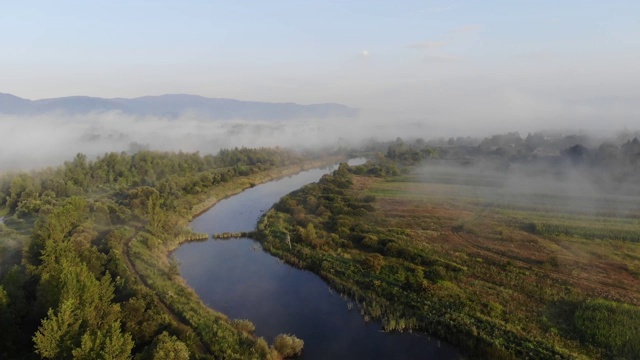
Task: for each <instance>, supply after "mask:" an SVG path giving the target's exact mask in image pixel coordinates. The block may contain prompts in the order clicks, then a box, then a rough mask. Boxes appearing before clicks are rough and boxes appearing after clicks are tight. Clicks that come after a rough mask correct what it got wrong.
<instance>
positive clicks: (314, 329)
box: [174, 159, 460, 360]
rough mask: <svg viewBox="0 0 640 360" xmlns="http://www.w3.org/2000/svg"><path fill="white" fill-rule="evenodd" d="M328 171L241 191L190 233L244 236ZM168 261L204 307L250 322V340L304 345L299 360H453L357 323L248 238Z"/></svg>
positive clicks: (181, 251) (424, 342)
mask: <svg viewBox="0 0 640 360" xmlns="http://www.w3.org/2000/svg"><path fill="white" fill-rule="evenodd" d="M362 161H363V160H362V159H356V160H355V161H352V162H351V163H352V164H354V163H358V162H362ZM333 169H334V168H327V169H316V170H311V171H305V172H303V173H300V174H298V175H295V176H292V177H289V178H285V179H281V180H277V181H273V182H270V183H266V184H263V185H259V186H256V187H254V188H252V189H249V190H246V191H245V192H243V193H241V194H238V195H236V196H233V197H231V198H228V199H225V200H223V201H221V202H219V203H218V204H217V205H216V206H214V207H213V208H211V209H210V210H209V211H207V212H205V213H204V214H202V215H201V216H199V217H198V218H196V219H195V220H194V221H193V222H192V223H191V227H192V228H193V230H194V231H196V232H206V233H209V234H212V233H221V232H240V231H248V230H252V229H254V228H255V226H256V223H257V221H258V218H259V217H260V215H261V214H262V213H263V212H264V211H266V210H268V209H269V208H270V207H271V206H272V205H273V204H274V203H275V202H276V201H278V199H280V197H282V196H284V195H285V194H287V193H289V192H291V191H293V190H295V189H298V188H300V187H301V186H303V185H305V184H308V183H310V182H314V181H317V180H319V179H320V177H321V176H322V175H324V174H326V173H328V172H330V171H332V170H333ZM174 257H175V258H176V259H177V260H178V261H179V262H180V264H181V265H180V273H181V275H182V277H183V278H184V279H185V280H186V281H187V283H188V284H189V285H190V286H191V287H192V288H193V289H194V290H195V291H196V292H197V293H198V295H199V296H200V298H201V299H202V301H203V302H204V303H205V304H207V305H208V306H210V307H211V308H214V309H216V310H218V311H220V312H222V313H224V314H226V315H227V316H229V318H232V319H249V320H251V321H252V322H253V323H254V324H255V325H256V335H258V336H264V337H265V338H266V339H267V341H269V342H271V341H273V338H274V337H275V336H276V335H277V334H280V333H292V334H295V335H296V336H298V337H300V338H302V339H303V340H304V342H305V346H304V355H303V357H302V358H304V359H308V360H310V359H458V358H460V355H459V352H458V351H457V350H456V349H455V348H453V347H452V346H451V345H449V344H447V343H444V342H441V341H439V340H437V339H432V338H429V337H427V336H425V335H416V334H409V333H385V332H382V331H381V326H380V324H378V323H376V322H365V321H364V319H363V318H362V316H360V313H359V311H358V308H357V306H356V305H355V304H352V305H353V306H349V304H350V301H349V300H347V299H343V298H342V297H340V296H339V295H338V294H336V293H334V292H333V291H331V289H330V288H329V286H328V285H327V284H326V283H325V282H324V281H322V279H320V277H318V276H317V275H315V274H313V273H311V272H309V271H304V270H299V269H295V268H293V267H291V266H289V265H286V264H284V263H282V262H281V261H280V260H278V259H277V258H275V257H273V256H271V255H269V254H267V253H265V252H264V251H262V249H261V247H260V245H259V244H258V243H256V242H254V241H253V240H251V239H246V238H243V239H233V240H208V241H206V242H194V243H187V244H184V245H182V246H180V248H178V249H177V250H176V251H175V252H174ZM350 308H351V309H350Z"/></svg>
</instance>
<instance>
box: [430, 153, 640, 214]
mask: <svg viewBox="0 0 640 360" xmlns="http://www.w3.org/2000/svg"><path fill="white" fill-rule="evenodd" d="M554 160H555V161H551V160H550V159H546V160H545V161H535V162H516V163H505V162H503V161H496V160H495V159H482V158H476V159H473V160H472V161H471V162H469V161H466V162H465V163H464V164H462V163H460V162H458V161H455V160H453V161H451V160H449V161H448V160H444V161H439V160H430V161H426V162H425V163H424V164H423V165H422V167H420V169H419V170H418V174H419V176H420V179H421V181H424V182H427V183H437V184H447V185H453V186H452V187H450V188H449V189H448V191H450V192H452V193H449V194H447V196H451V195H452V194H453V196H454V197H457V198H460V199H466V200H469V199H474V200H473V201H480V202H481V204H484V206H491V207H500V208H504V209H509V210H535V211H542V212H553V213H566V214H581V215H590V216H593V215H599V216H614V217H631V218H634V217H637V216H638V215H639V214H640V185H639V184H640V183H638V182H637V179H638V178H637V176H632V177H628V178H626V179H621V178H619V177H616V176H615V175H614V173H607V172H605V171H604V169H597V168H593V167H588V166H575V165H574V164H571V163H569V162H562V161H558V159H554Z"/></svg>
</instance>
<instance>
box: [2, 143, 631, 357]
mask: <svg viewBox="0 0 640 360" xmlns="http://www.w3.org/2000/svg"><path fill="white" fill-rule="evenodd" d="M631 135H633V134H626V135H624V134H623V135H621V138H619V139H617V140H615V141H611V142H606V143H601V144H600V143H598V142H597V141H596V140H595V139H592V138H590V137H587V136H576V135H570V136H562V135H553V134H551V133H546V134H543V133H535V134H529V135H527V136H525V137H522V136H520V135H519V134H517V133H508V134H502V135H495V136H491V137H487V138H484V139H479V138H478V139H474V138H457V139H454V138H451V139H435V140H428V141H425V140H422V139H417V140H410V141H409V140H407V141H404V140H402V139H400V138H398V139H396V140H395V141H392V142H386V143H385V142H379V141H374V140H372V141H370V142H368V143H367V144H366V145H364V146H363V147H362V148H353V149H351V150H349V151H351V152H353V151H358V152H360V153H361V154H368V155H367V156H368V157H369V159H370V160H369V162H368V163H367V164H366V165H360V166H354V167H349V166H347V165H346V164H343V165H341V166H340V168H339V169H338V170H336V171H335V172H334V173H333V174H332V175H327V176H325V177H323V178H322V180H321V181H320V182H318V183H317V184H312V185H309V186H306V187H304V188H303V189H301V190H299V191H296V192H294V193H292V194H290V195H288V196H285V197H284V198H283V199H282V200H281V201H280V202H279V203H278V204H276V205H275V206H274V208H273V209H272V210H271V211H269V212H268V213H267V214H266V215H265V216H264V217H263V219H261V220H260V223H259V225H258V231H257V233H256V235H255V236H256V238H257V239H259V241H260V242H262V244H263V246H264V249H265V250H266V251H268V252H270V253H272V254H273V255H275V256H277V257H280V258H282V259H283V260H285V261H286V262H287V263H290V264H292V265H294V266H296V267H301V268H305V269H309V270H311V271H313V272H315V273H317V274H319V275H320V276H321V277H322V278H323V279H324V280H325V281H327V282H328V283H329V284H330V285H331V286H332V287H333V288H335V289H336V290H337V291H339V292H340V293H343V294H345V295H347V296H348V297H349V298H351V299H353V300H355V301H356V303H357V304H358V306H359V307H360V308H361V312H362V314H363V316H364V317H365V319H367V320H369V319H371V320H373V321H381V322H382V324H383V326H384V329H385V330H386V331H421V332H427V333H429V334H432V335H435V336H437V337H439V338H442V339H445V340H447V341H449V342H451V343H452V344H455V345H457V346H459V347H460V349H461V350H462V351H463V352H464V353H466V354H467V355H468V356H470V357H481V358H485V357H486V358H497V357H500V358H522V357H529V358H576V357H577V358H580V357H585V356H586V357H598V358H600V357H601V358H633V357H635V356H637V355H638V354H640V349H638V347H637V345H638V343H637V341H636V336H635V334H637V332H638V331H640V328H639V327H638V326H640V325H639V324H640V307H638V306H639V305H640V303H639V302H638V292H637V289H638V285H639V283H638V282H639V281H640V280H639V279H638V269H640V263H638V260H637V259H638V258H637V257H636V256H638V255H639V253H638V251H640V249H638V244H639V243H640V237H639V236H640V235H639V234H640V232H639V231H638V225H637V218H638V214H639V213H638V211H640V207H639V202H638V192H637V184H638V180H639V176H640V142H639V141H638V139H637V138H636V137H634V138H632V139H630V138H627V139H626V140H625V139H624V137H625V136H626V137H628V136H631ZM616 141H617V142H616ZM583 144H587V145H583ZM328 155H329V154H326V153H325V154H313V155H311V154H307V155H305V154H301V153H294V152H291V151H288V150H282V149H266V148H263V149H248V148H240V149H230V150H222V151H220V152H219V153H218V154H216V155H204V156H203V155H200V154H198V153H163V152H154V151H140V152H137V153H131V154H129V153H108V154H104V155H103V156H100V157H98V158H95V159H88V158H87V157H86V156H85V155H83V154H78V155H77V156H76V157H75V158H74V159H73V160H70V161H67V162H65V163H64V164H63V165H62V166H59V167H54V168H48V169H44V170H38V171H32V172H29V173H23V172H18V173H10V174H5V175H4V176H3V177H2V179H1V180H0V206H1V207H2V209H3V210H2V213H3V214H4V215H3V223H2V224H1V225H0V231H1V233H0V238H1V239H2V253H1V255H2V258H1V264H2V267H1V268H0V271H1V272H0V275H1V279H2V283H1V284H2V285H1V287H0V299H1V301H0V316H1V317H2V319H3V324H4V326H5V328H6V329H7V331H3V332H2V335H1V336H0V337H1V339H0V341H1V344H2V346H1V349H2V351H3V356H4V357H9V358H32V357H34V356H37V357H41V358H47V359H58V358H86V359H94V358H113V359H128V358H131V357H135V358H140V359H146V358H154V359H155V358H158V359H159V358H171V356H174V358H176V359H177V358H207V357H209V356H213V357H216V358H219V357H220V358H278V357H279V356H285V357H287V356H293V355H295V354H298V353H300V352H301V351H302V350H301V349H302V346H303V345H302V344H303V343H302V340H304V339H302V340H299V339H297V338H296V337H295V336H291V335H286V334H283V335H282V336H281V337H279V338H276V339H270V340H274V341H275V342H274V343H273V346H269V345H268V344H267V342H266V341H265V340H264V339H262V338H256V337H255V336H253V335H252V333H253V332H254V330H255V326H254V325H253V324H252V323H251V322H250V321H249V320H234V321H229V320H228V319H227V318H226V317H225V316H224V315H222V314H219V313H216V312H215V311H212V310H210V309H208V308H207V307H205V306H204V305H203V304H202V303H201V302H200V301H199V299H198V297H197V295H196V294H194V293H193V291H191V290H190V289H189V288H187V287H185V285H184V283H183V282H181V281H180V280H179V279H180V278H179V272H178V267H177V264H176V263H175V262H174V261H173V260H172V259H171V258H170V257H169V256H168V253H169V251H170V250H171V249H174V248H175V247H176V246H178V245H179V244H180V243H181V242H183V241H189V240H191V239H199V238H201V237H200V236H199V235H198V234H193V233H191V232H190V230H188V229H187V228H186V224H187V222H188V221H189V219H190V218H191V217H192V216H194V215H197V214H198V213H200V212H202V211H203V210H204V209H206V208H207V207H208V206H210V205H211V204H212V203H213V202H212V201H215V200H216V199H220V198H222V197H224V196H227V195H229V194H233V193H236V192H238V191H241V190H242V189H244V188H248V187H252V186H255V185H256V184H258V183H260V182H263V181H267V180H268V179H271V178H273V177H274V176H282V175H284V174H287V173H293V172H296V171H299V170H300V169H301V166H313V164H318V165H319V164H321V163H322V161H324V162H325V163H326V161H327V159H328V160H330V161H335V160H331V159H335V157H333V158H327V156H328ZM314 159H318V160H320V162H319V161H317V160H314ZM322 159H325V160H322ZM305 164H306V165H305ZM519 182H522V184H519ZM587 185H588V186H587ZM571 189H574V190H575V191H573V190H571ZM586 189H588V191H587V190H586ZM409 209H411V210H410V212H407V210H409ZM207 237H208V236H205V238H207ZM231 241H233V240H231ZM580 254H582V255H580ZM601 271H604V272H605V274H604V275H603V274H602V273H601ZM212 286H215V284H213V285H212ZM611 319H616V321H611ZM168 354H170V355H168Z"/></svg>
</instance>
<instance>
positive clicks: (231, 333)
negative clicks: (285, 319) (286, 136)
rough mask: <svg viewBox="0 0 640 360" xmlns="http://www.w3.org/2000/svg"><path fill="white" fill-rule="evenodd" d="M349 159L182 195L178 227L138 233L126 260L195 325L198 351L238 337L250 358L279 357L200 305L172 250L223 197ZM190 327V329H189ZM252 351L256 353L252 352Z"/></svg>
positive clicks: (254, 176) (301, 166)
mask: <svg viewBox="0 0 640 360" xmlns="http://www.w3.org/2000/svg"><path fill="white" fill-rule="evenodd" d="M343 160H346V158H345V157H342V156H334V157H328V158H324V159H321V160H313V161H305V162H303V163H300V164H295V165H292V166H287V167H281V168H276V169H272V170H268V171H265V172H261V173H256V174H252V175H249V176H245V177H239V178H236V179H234V180H233V181H231V182H228V183H224V184H220V185H219V186H216V187H214V188H212V189H211V190H210V191H208V192H206V193H205V194H201V195H198V196H194V197H191V198H185V199H182V201H184V202H185V203H184V204H182V206H183V207H186V206H184V205H189V207H190V209H191V210H190V211H189V212H188V213H181V214H177V215H178V217H177V218H176V219H174V222H175V226H176V228H178V229H181V230H179V231H177V233H176V234H173V235H172V236H171V237H170V238H165V239H157V236H154V237H152V236H150V235H149V234H147V233H138V234H136V235H135V236H134V237H133V238H132V241H130V242H128V243H127V244H126V246H127V251H124V252H123V253H124V254H125V256H127V261H128V262H130V263H131V264H132V268H133V269H134V271H135V273H136V276H138V277H139V278H140V280H141V281H142V282H143V283H144V284H145V285H146V286H147V287H148V288H149V289H150V290H152V292H153V293H154V294H155V295H156V296H157V297H158V299H159V301H160V302H161V303H162V304H163V305H164V306H166V307H167V308H168V309H169V310H170V312H171V313H172V314H175V316H176V317H177V318H178V319H179V320H180V321H181V322H182V323H184V324H185V325H186V326H188V327H190V328H192V329H194V332H193V333H192V335H189V336H191V337H193V336H197V337H198V339H197V340H198V341H195V339H194V341H193V344H192V348H193V349H197V348H198V347H199V346H197V343H199V342H201V343H203V344H204V346H205V347H207V348H210V349H213V351H214V353H224V352H225V347H227V345H225V341H221V339H229V340H228V341H236V342H237V341H238V340H231V339H239V338H238V337H240V339H244V340H241V341H239V342H240V343H241V344H245V345H244V350H242V349H240V353H243V354H245V355H246V356H258V358H270V357H274V356H277V354H275V353H274V351H273V349H272V348H269V346H268V345H267V342H266V341H265V340H264V339H261V338H256V337H255V336H253V335H252V333H251V332H247V331H246V327H243V328H242V329H237V328H236V327H234V324H233V323H232V322H231V321H230V319H228V317H227V316H226V315H224V314H222V313H220V312H217V311H215V310H213V309H210V308H209V307H207V306H206V305H205V304H204V303H202V301H201V299H200V298H199V297H198V295H197V294H196V293H195V292H194V291H193V289H191V288H190V287H189V286H188V285H187V284H186V282H185V281H184V279H182V278H181V277H180V275H179V264H177V263H176V262H175V261H174V260H173V259H172V258H171V253H172V252H173V251H174V250H175V249H176V248H178V247H179V246H180V245H181V244H183V243H185V242H189V241H193V240H198V239H195V238H194V237H193V236H192V234H193V233H192V231H191V230H190V229H189V228H188V227H187V225H188V223H189V222H190V221H191V220H192V219H194V218H196V217H197V216H198V215H200V214H202V213H204V212H206V211H207V210H208V209H210V208H211V207H213V206H214V205H216V204H217V203H218V202H220V201H221V200H224V199H226V198H229V197H231V196H233V195H235V194H238V193H240V192H242V191H244V190H246V189H249V188H252V187H254V186H256V185H258V184H262V183H265V182H269V181H273V180H276V179H280V178H284V177H287V176H291V175H293V174H296V173H299V172H301V171H305V170H308V169H313V168H318V167H326V166H329V165H333V164H335V163H337V162H340V161H343ZM187 331H188V330H187ZM252 354H253V355H252Z"/></svg>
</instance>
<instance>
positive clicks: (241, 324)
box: [233, 319, 256, 334]
mask: <svg viewBox="0 0 640 360" xmlns="http://www.w3.org/2000/svg"><path fill="white" fill-rule="evenodd" d="M233 326H234V327H235V328H236V329H238V330H240V331H244V332H246V333H248V334H253V332H254V331H256V326H255V325H254V324H253V323H252V322H251V321H249V320H247V319H236V320H233Z"/></svg>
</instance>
